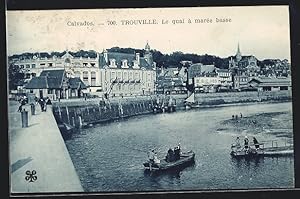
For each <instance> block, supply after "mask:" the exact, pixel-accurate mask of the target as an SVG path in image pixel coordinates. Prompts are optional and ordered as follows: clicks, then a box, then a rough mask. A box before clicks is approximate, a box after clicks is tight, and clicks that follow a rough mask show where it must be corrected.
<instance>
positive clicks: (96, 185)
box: [66, 103, 294, 192]
mask: <svg viewBox="0 0 300 199" xmlns="http://www.w3.org/2000/svg"><path fill="white" fill-rule="evenodd" d="M291 105H292V104H291V103H274V104H252V105H239V106H229V107H220V108H206V109H198V110H190V111H182V112H176V113H171V114H159V115H144V116H137V117H134V118H129V119H126V120H121V121H115V122H112V123H106V124H98V125H95V126H93V127H91V128H88V129H83V130H82V131H81V133H80V134H76V135H75V136H73V137H72V138H71V139H70V140H67V141H66V145H67V148H68V150H69V153H70V156H71V158H72V160H73V163H74V166H75V168H76V171H77V173H78V175H79V178H80V180H81V183H82V186H83V188H84V189H85V191H87V192H127V191H130V192H131V191H168V190H210V189H257V188H292V187H294V160H293V158H292V157H278V158H271V157H265V158H262V159H258V160H244V159H241V160H236V159H234V158H232V157H231V156H230V154H229V153H230V145H231V143H232V141H233V139H234V137H235V136H236V134H234V133H228V132H226V133H220V132H218V131H217V126H218V125H219V124H220V123H221V122H222V121H224V120H226V119H229V118H231V116H232V115H233V114H239V113H243V115H244V116H250V115H253V114H257V113H267V112H280V111H292V107H291ZM256 137H257V138H258V140H268V139H275V136H274V137H272V135H257V136H256ZM276 139H277V138H276ZM178 142H180V144H181V148H182V149H183V150H193V151H194V152H195V154H196V156H195V164H193V165H191V166H189V167H187V168H185V169H182V170H178V171H172V172H166V173H161V174H158V175H150V174H148V173H145V172H144V169H143V165H142V163H143V162H144V161H146V160H147V152H148V150H149V149H153V148H155V149H156V150H157V151H158V156H159V157H164V156H165V155H166V152H167V150H168V148H170V147H174V146H176V145H177V144H178Z"/></svg>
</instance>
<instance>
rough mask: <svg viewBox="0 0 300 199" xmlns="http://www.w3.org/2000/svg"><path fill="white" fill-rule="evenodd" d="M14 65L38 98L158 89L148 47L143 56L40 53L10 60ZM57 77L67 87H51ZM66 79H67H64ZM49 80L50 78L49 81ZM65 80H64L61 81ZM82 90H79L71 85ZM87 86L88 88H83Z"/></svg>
mask: <svg viewBox="0 0 300 199" xmlns="http://www.w3.org/2000/svg"><path fill="white" fill-rule="evenodd" d="M9 61H10V62H11V63H13V64H14V65H17V66H20V68H22V70H23V72H24V73H25V77H26V79H27V84H26V85H25V87H24V88H25V89H26V91H27V92H30V93H38V95H37V96H47V97H50V98H51V99H57V98H70V97H80V96H82V95H83V94H84V93H91V94H94V95H99V96H101V95H103V94H104V93H106V94H110V95H115V96H128V95H144V94H152V93H154V90H155V85H154V84H155V80H156V64H155V62H154V61H153V58H152V54H151V52H150V45H149V44H148V42H147V44H146V46H145V53H144V55H143V56H141V55H140V53H135V54H128V53H119V52H108V51H107V50H103V51H102V52H101V53H97V52H94V51H89V52H87V53H86V54H79V53H71V52H69V51H65V52H63V53H51V54H48V53H36V54H29V55H27V56H21V57H11V58H10V59H9ZM54 75H59V77H57V79H59V82H65V86H61V85H60V86H58V84H55V85H56V86H55V87H53V86H50V87H49V85H47V84H46V82H47V81H48V82H49V78H50V81H52V80H51V79H53V76H54ZM61 76H63V77H64V78H61ZM47 78H48V79H47ZM61 79H64V81H61ZM74 80H76V82H77V83H76V84H78V80H80V81H81V83H80V85H81V86H80V87H79V88H78V89H77V90H76V91H75V90H74V88H73V87H72V85H68V83H69V82H74ZM83 85H84V86H83Z"/></svg>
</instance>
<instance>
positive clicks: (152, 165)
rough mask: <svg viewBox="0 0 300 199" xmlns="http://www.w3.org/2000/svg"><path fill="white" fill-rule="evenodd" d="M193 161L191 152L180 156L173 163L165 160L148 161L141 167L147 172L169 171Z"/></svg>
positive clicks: (193, 154) (193, 156) (193, 155)
mask: <svg viewBox="0 0 300 199" xmlns="http://www.w3.org/2000/svg"><path fill="white" fill-rule="evenodd" d="M194 161H195V153H194V152H193V151H188V152H185V153H181V154H180V158H179V159H178V160H175V161H171V162H170V161H167V159H166V158H165V159H162V160H159V161H158V162H156V161H151V160H148V161H147V162H145V163H144V164H143V165H144V167H145V170H149V171H164V170H169V169H175V168H180V167H184V166H186V165H188V164H190V163H193V162H194Z"/></svg>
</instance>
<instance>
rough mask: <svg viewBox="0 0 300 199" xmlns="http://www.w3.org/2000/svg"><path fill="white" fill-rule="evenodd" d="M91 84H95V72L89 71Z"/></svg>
mask: <svg viewBox="0 0 300 199" xmlns="http://www.w3.org/2000/svg"><path fill="white" fill-rule="evenodd" d="M91 86H96V72H91Z"/></svg>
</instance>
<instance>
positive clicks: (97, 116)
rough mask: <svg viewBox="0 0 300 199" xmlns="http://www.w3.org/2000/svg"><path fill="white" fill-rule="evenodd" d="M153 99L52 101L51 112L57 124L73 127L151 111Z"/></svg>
mask: <svg viewBox="0 0 300 199" xmlns="http://www.w3.org/2000/svg"><path fill="white" fill-rule="evenodd" d="M153 103H154V101H153V100H149V99H142V100H133V101H130V102H128V101H122V102H114V101H113V102H111V103H110V104H108V103H106V104H103V103H101V102H100V101H99V100H98V101H92V102H88V101H81V102H74V103H70V102H62V103H53V106H52V107H53V114H54V116H55V118H56V121H57V123H58V124H62V123H65V124H68V125H70V126H72V127H75V128H77V129H78V128H82V127H84V126H87V125H90V124H94V123H101V122H108V121H112V120H117V119H121V118H127V117H132V116H136V115H144V114H149V113H152V105H153Z"/></svg>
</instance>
